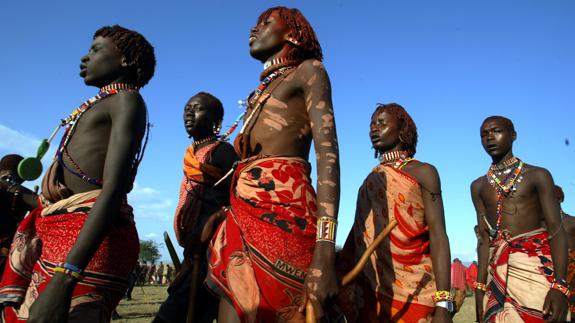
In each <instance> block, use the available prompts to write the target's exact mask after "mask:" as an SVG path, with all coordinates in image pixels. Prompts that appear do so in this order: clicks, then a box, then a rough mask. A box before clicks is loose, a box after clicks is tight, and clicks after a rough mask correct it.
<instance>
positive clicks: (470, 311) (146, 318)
mask: <svg viewBox="0 0 575 323" xmlns="http://www.w3.org/2000/svg"><path fill="white" fill-rule="evenodd" d="M166 290H167V287H166V286H144V287H143V288H141V287H136V288H134V291H133V292H132V297H133V298H132V300H131V301H128V300H123V301H122V302H121V303H120V305H119V306H118V313H119V314H120V316H121V317H122V319H120V320H115V321H114V322H119V323H144V322H145V323H149V322H151V321H152V320H153V318H154V316H155V315H156V312H157V311H158V308H159V307H160V304H162V302H163V301H164V299H166V296H167V291H166ZM453 321H454V322H461V323H463V322H470V323H471V322H474V321H475V302H474V301H473V298H472V297H468V298H467V299H466V300H465V303H464V304H463V307H462V308H461V311H459V313H457V314H456V315H455V318H454V320H453Z"/></svg>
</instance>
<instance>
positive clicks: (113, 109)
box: [28, 92, 146, 323]
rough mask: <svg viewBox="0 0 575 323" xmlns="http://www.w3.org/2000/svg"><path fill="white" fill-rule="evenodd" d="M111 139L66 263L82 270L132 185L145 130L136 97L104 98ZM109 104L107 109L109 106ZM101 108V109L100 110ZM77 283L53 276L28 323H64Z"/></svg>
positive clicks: (68, 278) (32, 311)
mask: <svg viewBox="0 0 575 323" xmlns="http://www.w3.org/2000/svg"><path fill="white" fill-rule="evenodd" d="M106 105H107V106H106V107H110V109H109V116H110V120H111V124H112V127H111V130H110V139H109V142H108V150H107V152H106V160H105V163H104V171H103V187H102V192H101V193H100V196H99V197H98V199H97V200H96V202H95V203H94V206H93V208H92V210H91V211H90V214H89V215H88V217H87V219H86V222H85V223H84V226H83V227H82V230H80V234H79V236H78V238H77V240H76V243H75V244H74V246H73V247H72V250H71V251H70V253H69V254H68V256H67V258H66V262H67V263H70V264H72V265H75V266H77V267H79V268H85V267H86V266H87V264H88V263H89V262H90V260H91V259H92V257H93V256H94V254H95V252H96V250H97V249H98V247H99V246H100V244H101V243H102V241H103V240H104V237H105V235H106V232H107V231H108V230H109V228H110V226H111V225H112V224H113V223H114V220H116V219H118V216H119V215H120V203H121V201H122V198H124V196H125V194H126V191H127V186H128V185H130V184H131V178H130V177H131V166H132V160H133V158H134V156H135V154H136V152H137V150H138V148H139V146H140V141H141V139H142V137H143V134H144V128H145V122H146V121H145V116H146V114H145V105H144V102H143V101H142V100H141V97H140V96H139V94H136V93H125V92H122V93H119V94H116V95H114V96H112V97H110V98H108V99H107V102H106ZM108 105H109V106H108ZM102 108H104V107H102ZM75 286H76V280H74V279H73V278H71V277H70V276H68V275H65V274H63V273H55V274H54V276H53V277H52V280H51V281H50V283H49V284H48V286H46V289H45V290H44V292H43V293H42V294H41V295H40V296H39V297H38V299H36V301H35V302H34V304H33V305H32V306H31V307H30V317H29V319H28V322H30V323H36V322H61V321H66V318H67V316H68V310H69V307H70V302H71V297H72V293H73V291H74V288H75Z"/></svg>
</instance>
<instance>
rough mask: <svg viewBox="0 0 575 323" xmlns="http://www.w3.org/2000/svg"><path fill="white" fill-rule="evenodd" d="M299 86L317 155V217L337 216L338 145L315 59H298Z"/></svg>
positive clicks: (327, 94) (321, 72) (324, 81)
mask: <svg viewBox="0 0 575 323" xmlns="http://www.w3.org/2000/svg"><path fill="white" fill-rule="evenodd" d="M302 70H303V72H304V75H305V79H306V80H308V82H307V83H306V85H307V86H303V89H304V96H305V101H306V107H307V111H308V115H309V119H310V123H311V131H312V135H313V141H314V148H315V151H316V158H317V200H318V206H319V210H318V214H317V216H318V217H322V216H329V217H334V218H337V214H338V207H339V193H340V192H339V148H338V143H337V134H336V130H335V120H334V114H333V107H332V102H331V85H330V82H329V77H328V75H327V73H326V71H325V68H324V67H323V65H322V64H321V62H319V61H311V60H308V61H306V62H304V63H302Z"/></svg>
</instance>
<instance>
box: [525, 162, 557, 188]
mask: <svg viewBox="0 0 575 323" xmlns="http://www.w3.org/2000/svg"><path fill="white" fill-rule="evenodd" d="M524 176H526V177H529V178H530V179H533V180H535V181H536V182H537V183H539V182H541V183H547V182H549V181H550V180H551V181H552V176H551V172H549V171H548V170H547V169H546V168H543V167H539V166H535V165H529V164H525V166H524Z"/></svg>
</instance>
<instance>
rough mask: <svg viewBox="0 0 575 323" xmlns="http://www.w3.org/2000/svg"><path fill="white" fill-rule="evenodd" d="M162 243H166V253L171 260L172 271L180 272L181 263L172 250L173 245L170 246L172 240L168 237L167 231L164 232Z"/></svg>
mask: <svg viewBox="0 0 575 323" xmlns="http://www.w3.org/2000/svg"><path fill="white" fill-rule="evenodd" d="M164 242H165V243H166V248H168V253H170V258H172V263H173V264H174V270H175V271H176V273H178V272H179V271H180V269H181V268H182V263H181V262H180V258H178V254H177V253H176V250H175V249H174V245H173V244H172V240H171V239H170V235H169V234H168V232H167V231H164Z"/></svg>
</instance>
